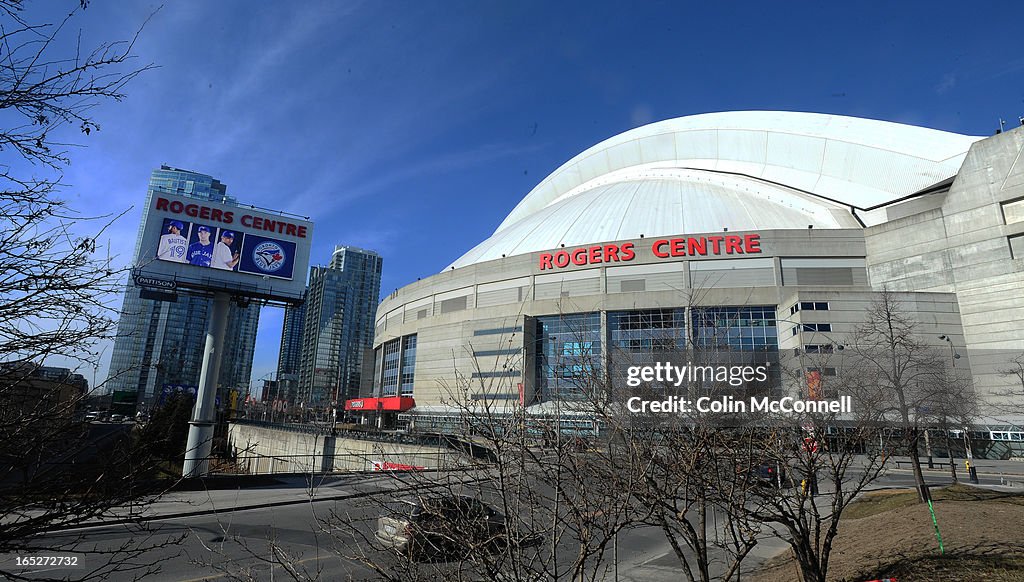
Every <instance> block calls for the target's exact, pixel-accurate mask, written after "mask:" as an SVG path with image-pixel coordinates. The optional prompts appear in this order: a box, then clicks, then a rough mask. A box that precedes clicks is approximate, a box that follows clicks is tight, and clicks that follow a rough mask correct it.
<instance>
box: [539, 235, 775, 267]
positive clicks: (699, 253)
mask: <svg viewBox="0 0 1024 582" xmlns="http://www.w3.org/2000/svg"><path fill="white" fill-rule="evenodd" d="M651 254H653V255H654V256H655V257H657V258H659V259H669V258H678V257H706V256H718V255H757V254H761V235H759V234H756V233H755V234H744V235H734V234H729V235H714V236H688V237H679V238H662V239H657V240H655V241H654V242H653V243H651ZM635 258H636V247H635V246H634V244H633V243H631V242H627V243H622V244H601V245H591V246H586V247H579V248H575V249H568V250H560V251H556V252H553V253H541V254H540V259H539V260H540V270H541V271H545V270H547V269H561V268H564V267H568V266H569V265H577V266H582V265H595V264H599V263H619V262H630V261H632V260H633V259H635Z"/></svg>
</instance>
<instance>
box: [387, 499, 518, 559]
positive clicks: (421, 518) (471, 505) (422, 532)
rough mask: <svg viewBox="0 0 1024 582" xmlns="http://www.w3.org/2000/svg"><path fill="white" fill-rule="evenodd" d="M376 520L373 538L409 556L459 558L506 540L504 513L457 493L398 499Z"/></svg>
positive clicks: (501, 543)
mask: <svg viewBox="0 0 1024 582" xmlns="http://www.w3.org/2000/svg"><path fill="white" fill-rule="evenodd" d="M399 505H400V508H399V509H398V510H396V511H395V513H394V515H391V516H385V517H381V518H379V519H378V520H377V532H376V534H375V535H376V538H377V540H378V541H379V542H380V543H381V544H383V545H384V546H385V547H386V548H390V549H392V550H394V551H396V552H398V553H400V554H402V555H405V556H409V557H410V558H413V559H422V558H428V557H450V556H454V557H462V556H467V555H469V554H470V553H471V552H474V551H481V550H483V551H486V550H494V549H498V548H500V547H502V546H503V545H504V544H505V543H507V537H508V536H507V535H506V531H505V516H503V515H502V514H501V513H498V512H497V511H495V510H494V509H493V508H491V507H490V506H488V505H487V504H486V503H484V502H482V501H479V500H477V499H473V498H472V497H465V496H459V495H445V496H437V497H428V498H423V499H416V500H407V501H402V502H400V504H399Z"/></svg>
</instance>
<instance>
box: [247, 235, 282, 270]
mask: <svg viewBox="0 0 1024 582" xmlns="http://www.w3.org/2000/svg"><path fill="white" fill-rule="evenodd" d="M286 259H287V255H285V252H284V249H283V248H281V245H279V244H277V243H276V242H273V241H265V242H261V243H260V244H258V245H256V248H254V249H253V250H252V262H253V263H254V264H255V265H256V268H258V269H259V270H261V271H263V272H264V273H273V272H275V271H277V270H278V269H280V268H281V267H283V266H284V263H285V260H286Z"/></svg>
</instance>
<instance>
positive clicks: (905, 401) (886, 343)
mask: <svg viewBox="0 0 1024 582" xmlns="http://www.w3.org/2000/svg"><path fill="white" fill-rule="evenodd" d="M917 329H918V323H917V322H916V321H914V320H913V319H912V318H911V317H910V316H909V315H907V313H906V312H905V311H904V309H903V306H902V305H901V303H900V302H899V300H898V298H897V297H896V296H895V295H894V294H893V293H891V292H889V291H882V292H881V293H880V294H879V296H878V298H877V299H876V300H875V301H874V302H873V303H872V304H871V305H870V307H868V310H867V313H866V315H865V318H864V321H863V323H861V324H860V325H859V326H858V327H857V328H856V330H855V332H854V334H853V337H852V343H851V345H850V352H851V353H852V354H853V355H854V356H855V357H856V361H857V364H856V365H857V371H856V374H853V375H851V376H852V377H851V378H850V379H849V381H850V382H856V385H855V386H854V385H851V386H850V387H851V389H853V391H854V392H855V393H856V394H857V396H858V397H859V399H860V402H861V403H863V404H864V405H865V406H870V407H871V408H873V409H879V408H880V409H881V413H882V414H883V415H884V416H885V417H886V418H889V419H891V420H892V421H895V422H897V423H899V428H900V429H901V430H902V431H903V433H904V437H905V441H904V442H905V443H906V447H905V450H906V452H907V455H908V456H910V460H911V465H912V468H913V472H914V480H915V482H916V484H917V491H918V498H919V500H920V501H921V502H925V501H927V500H928V499H929V494H928V486H927V484H926V483H925V480H924V474H923V473H922V471H921V456H920V452H919V449H920V445H921V441H922V440H923V438H924V434H925V431H926V430H927V428H928V423H929V421H930V420H931V419H932V413H933V412H932V409H933V407H934V406H935V405H936V404H937V403H941V402H943V401H944V400H947V399H946V398H945V397H944V396H943V393H944V392H945V391H947V390H946V389H947V388H949V387H950V385H949V384H948V383H945V382H942V381H941V380H942V378H941V376H942V373H943V372H942V371H943V370H944V369H945V367H946V361H945V359H944V358H943V357H942V356H941V355H940V353H939V351H938V350H936V349H935V348H934V347H933V346H930V345H928V344H926V343H925V342H923V341H922V340H921V338H920V337H919V336H918V332H917Z"/></svg>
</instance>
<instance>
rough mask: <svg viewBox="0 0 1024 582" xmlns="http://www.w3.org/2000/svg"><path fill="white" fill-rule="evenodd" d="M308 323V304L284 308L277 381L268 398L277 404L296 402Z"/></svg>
mask: <svg viewBox="0 0 1024 582" xmlns="http://www.w3.org/2000/svg"><path fill="white" fill-rule="evenodd" d="M305 323H306V304H305V303H302V304H301V305H289V306H288V307H285V310H284V327H283V329H282V330H281V351H280V355H279V356H278V359H277V382H276V383H275V385H274V393H273V394H272V395H268V400H271V401H274V402H275V403H277V404H279V405H280V404H283V403H285V402H287V403H288V404H295V397H296V387H297V385H298V381H299V363H300V362H301V361H302V339H303V338H302V330H303V328H304V326H305Z"/></svg>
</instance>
